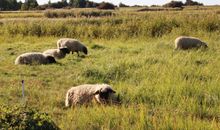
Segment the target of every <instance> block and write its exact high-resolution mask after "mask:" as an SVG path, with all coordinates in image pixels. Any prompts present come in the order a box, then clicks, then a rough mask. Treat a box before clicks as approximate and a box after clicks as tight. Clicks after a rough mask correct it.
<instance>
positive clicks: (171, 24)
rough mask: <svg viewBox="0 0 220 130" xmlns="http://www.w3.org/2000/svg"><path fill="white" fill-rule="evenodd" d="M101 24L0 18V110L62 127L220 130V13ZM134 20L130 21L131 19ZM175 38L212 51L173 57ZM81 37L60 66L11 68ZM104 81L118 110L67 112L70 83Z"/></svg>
mask: <svg viewBox="0 0 220 130" xmlns="http://www.w3.org/2000/svg"><path fill="white" fill-rule="evenodd" d="M119 13H122V14H123V15H118V14H117V15H115V16H111V17H105V18H89V19H88V18H77V19H75V18H74V19H73V18H67V19H41V20H39V19H28V20H2V21H1V22H2V24H0V34H1V35H0V41H1V43H0V45H1V48H0V52H1V55H0V61H1V62H0V86H1V87H0V104H6V105H8V106H11V107H13V106H14V104H20V103H21V101H22V100H21V97H22V93H21V83H20V81H21V80H22V79H24V80H25V94H26V100H27V102H26V104H27V106H30V107H37V108H38V109H40V110H41V111H44V112H47V113H49V114H50V115H51V116H52V118H53V119H54V120H55V122H56V124H57V125H58V126H59V127H60V128H62V129H210V130H211V129H219V125H220V124H219V121H220V120H219V119H220V109H219V108H220V100H219V99H220V94H219V91H220V88H219V86H220V76H219V73H220V70H219V68H220V62H219V59H220V55H219V50H220V45H219V42H220V39H219V28H220V21H219V19H218V17H219V15H218V14H216V13H211V14H210V12H209V14H208V13H205V12H203V13H201V12H193V13H189V12H187V11H186V12H166V13H165V12H151V13H148V12H146V13H137V12H119ZM131 16H132V17H131ZM178 35H193V36H199V37H200V38H201V39H203V40H205V41H206V42H207V43H208V45H209V49H207V50H190V51H174V50H173V48H174V47H173V40H174V39H175V37H176V36H178ZM60 37H72V38H80V40H81V41H82V42H83V43H84V44H85V45H87V46H88V49H89V55H88V56H86V57H85V58H82V57H77V55H76V54H73V55H68V56H67V57H66V58H65V59H62V60H59V61H58V62H59V63H58V64H53V65H40V66H23V65H21V66H15V65H14V60H15V58H16V57H17V56H18V55H19V54H21V53H24V52H31V51H41V52H42V51H44V50H46V49H49V48H55V47H56V41H57V40H58V39H59V38H60ZM103 82H104V83H108V84H110V85H112V86H113V88H114V89H115V90H116V92H117V95H119V97H120V98H121V99H122V104H121V105H110V106H105V105H99V104H93V105H91V106H78V107H75V108H70V109H66V108H65V107H64V100H65V93H66V91H67V90H68V89H69V88H70V87H71V86H75V85H80V84H85V83H103Z"/></svg>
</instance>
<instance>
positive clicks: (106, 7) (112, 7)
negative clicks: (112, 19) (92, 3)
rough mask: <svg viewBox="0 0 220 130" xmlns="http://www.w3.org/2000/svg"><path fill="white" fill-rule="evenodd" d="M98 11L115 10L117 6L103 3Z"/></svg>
mask: <svg viewBox="0 0 220 130" xmlns="http://www.w3.org/2000/svg"><path fill="white" fill-rule="evenodd" d="M97 8H98V9H115V5H113V4H111V3H108V2H102V3H100V4H99V6H97Z"/></svg>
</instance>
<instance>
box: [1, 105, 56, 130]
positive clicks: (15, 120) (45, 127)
mask: <svg viewBox="0 0 220 130" xmlns="http://www.w3.org/2000/svg"><path fill="white" fill-rule="evenodd" d="M0 129H24V130H59V128H58V127H57V126H56V124H55V123H54V122H53V121H52V119H51V118H50V116H48V114H46V113H41V112H39V111H37V110H34V109H31V108H25V107H17V106H16V107H13V108H9V107H6V106H1V107H0Z"/></svg>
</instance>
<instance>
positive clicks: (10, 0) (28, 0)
mask: <svg viewBox="0 0 220 130" xmlns="http://www.w3.org/2000/svg"><path fill="white" fill-rule="evenodd" d="M37 6H38V3H37V1H36V0H25V2H24V3H22V2H21V1H19V2H17V0H0V10H20V9H21V10H28V9H34V8H36V7H37Z"/></svg>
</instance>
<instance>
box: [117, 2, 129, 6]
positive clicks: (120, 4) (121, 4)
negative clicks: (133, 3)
mask: <svg viewBox="0 0 220 130" xmlns="http://www.w3.org/2000/svg"><path fill="white" fill-rule="evenodd" d="M119 7H129V5H126V4H123V3H119Z"/></svg>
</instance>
